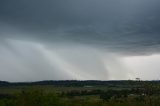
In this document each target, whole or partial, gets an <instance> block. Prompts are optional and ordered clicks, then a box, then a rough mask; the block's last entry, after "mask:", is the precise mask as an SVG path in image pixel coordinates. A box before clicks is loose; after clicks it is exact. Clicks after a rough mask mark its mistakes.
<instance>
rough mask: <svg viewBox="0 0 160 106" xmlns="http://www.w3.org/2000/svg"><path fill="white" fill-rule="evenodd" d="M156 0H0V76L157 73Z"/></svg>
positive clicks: (159, 21) (159, 31) (159, 18)
mask: <svg viewBox="0 0 160 106" xmlns="http://www.w3.org/2000/svg"><path fill="white" fill-rule="evenodd" d="M159 13H160V1H159V0H0V80H5V81H38V80H67V79H73V80H75V79H77V80H120V79H134V78H136V77H140V78H142V79H144V80H153V79H154V80H155V79H159V78H160V71H159V69H160V65H159V64H160V55H159V52H160V14H159Z"/></svg>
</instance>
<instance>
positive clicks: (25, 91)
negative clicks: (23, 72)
mask: <svg viewBox="0 0 160 106" xmlns="http://www.w3.org/2000/svg"><path fill="white" fill-rule="evenodd" d="M0 106H160V82H159V81H44V82H35V83H7V82H1V83H0Z"/></svg>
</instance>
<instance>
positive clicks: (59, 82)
mask: <svg viewBox="0 0 160 106" xmlns="http://www.w3.org/2000/svg"><path fill="white" fill-rule="evenodd" d="M138 82H139V81H132V80H109V81H99V80H85V81H79V80H56V81H55V80H49V81H37V82H7V81H0V86H24V85H55V86H80V87H83V86H104V85H105V86H115V85H116V86H121V85H123V86H124V85H134V84H135V85H136V84H137V83H138ZM141 82H152V83H155V84H160V81H159V80H157V81H156V80H155V81H141Z"/></svg>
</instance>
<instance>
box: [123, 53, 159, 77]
mask: <svg viewBox="0 0 160 106" xmlns="http://www.w3.org/2000/svg"><path fill="white" fill-rule="evenodd" d="M123 62H124V64H125V65H126V67H127V68H128V69H130V71H132V73H133V75H134V76H135V77H139V78H141V79H142V80H158V79H160V55H159V54H155V55H150V56H132V57H125V58H124V59H123Z"/></svg>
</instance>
